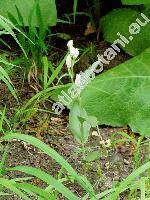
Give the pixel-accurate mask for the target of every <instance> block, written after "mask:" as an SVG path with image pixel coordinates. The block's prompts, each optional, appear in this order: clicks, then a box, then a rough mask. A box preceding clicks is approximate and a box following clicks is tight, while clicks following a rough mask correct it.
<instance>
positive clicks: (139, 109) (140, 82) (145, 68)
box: [81, 48, 150, 135]
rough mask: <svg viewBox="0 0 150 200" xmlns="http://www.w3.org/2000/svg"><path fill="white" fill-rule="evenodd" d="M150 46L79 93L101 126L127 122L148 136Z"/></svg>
mask: <svg viewBox="0 0 150 200" xmlns="http://www.w3.org/2000/svg"><path fill="white" fill-rule="evenodd" d="M149 64H150V48H149V49H147V50H145V51H144V52H143V53H142V54H141V55H139V56H137V57H135V58H133V59H131V60H129V61H127V62H125V63H123V64H121V65H120V66H118V67H116V68H113V69H111V70H109V71H107V72H105V73H103V74H101V75H99V76H97V77H96V78H95V79H94V80H93V81H92V82H91V83H90V84H89V85H88V86H87V87H86V88H85V90H84V91H83V92H82V94H81V105H82V106H83V108H84V109H85V110H86V112H87V113H88V115H90V116H95V117H97V120H98V122H99V124H100V125H102V124H106V125H111V126H119V127H120V126H124V125H129V126H130V127H131V129H132V130H133V131H134V132H139V133H141V134H145V135H150V125H149V124H150V67H149Z"/></svg>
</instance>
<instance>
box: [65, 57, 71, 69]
mask: <svg viewBox="0 0 150 200" xmlns="http://www.w3.org/2000/svg"><path fill="white" fill-rule="evenodd" d="M66 65H67V68H68V69H70V68H71V66H72V58H71V55H70V54H68V55H67V58H66Z"/></svg>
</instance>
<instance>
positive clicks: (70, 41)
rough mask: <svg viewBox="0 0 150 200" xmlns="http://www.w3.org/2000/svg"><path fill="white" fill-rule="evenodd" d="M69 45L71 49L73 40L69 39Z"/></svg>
mask: <svg viewBox="0 0 150 200" xmlns="http://www.w3.org/2000/svg"><path fill="white" fill-rule="evenodd" d="M67 47H68V48H69V49H70V48H71V47H73V40H69V41H68V43H67Z"/></svg>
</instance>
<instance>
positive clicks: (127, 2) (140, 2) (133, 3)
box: [121, 0, 150, 5]
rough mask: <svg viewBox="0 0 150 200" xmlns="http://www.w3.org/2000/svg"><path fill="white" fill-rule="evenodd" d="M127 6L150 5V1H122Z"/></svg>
mask: <svg viewBox="0 0 150 200" xmlns="http://www.w3.org/2000/svg"><path fill="white" fill-rule="evenodd" d="M121 1H122V3H123V4H126V5H141V4H150V0H121Z"/></svg>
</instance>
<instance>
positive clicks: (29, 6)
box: [0, 0, 57, 27]
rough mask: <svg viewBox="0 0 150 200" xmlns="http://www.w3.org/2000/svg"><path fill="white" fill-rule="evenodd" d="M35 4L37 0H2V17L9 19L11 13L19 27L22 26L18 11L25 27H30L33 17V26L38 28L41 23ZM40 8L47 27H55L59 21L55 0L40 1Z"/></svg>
mask: <svg viewBox="0 0 150 200" xmlns="http://www.w3.org/2000/svg"><path fill="white" fill-rule="evenodd" d="M35 3H36V0H7V1H6V0H0V15H2V16H4V17H6V18H8V13H9V14H11V15H12V16H14V17H15V19H16V20H17V22H18V23H19V25H22V23H21V21H20V16H19V14H18V12H17V9H18V10H19V13H20V14H21V17H22V18H23V23H24V25H25V26H29V18H30V17H31V16H32V21H31V25H32V26H36V27H38V26H39V22H38V17H37V14H36V6H35ZM39 6H40V10H41V16H42V19H41V20H42V21H43V23H44V24H45V25H46V26H47V25H49V26H53V25H55V24H56V21H57V11H56V5H55V0H39ZM16 7H17V9H16Z"/></svg>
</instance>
